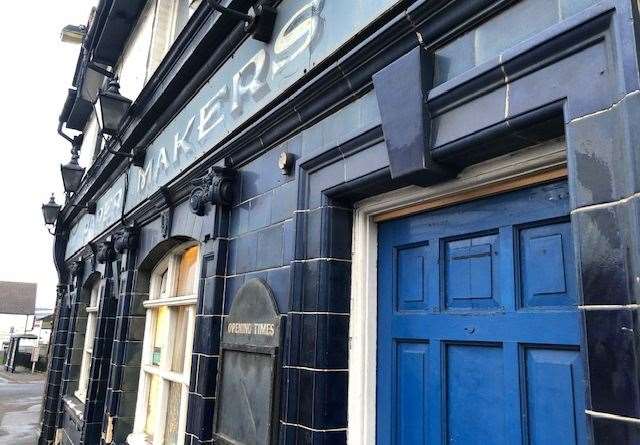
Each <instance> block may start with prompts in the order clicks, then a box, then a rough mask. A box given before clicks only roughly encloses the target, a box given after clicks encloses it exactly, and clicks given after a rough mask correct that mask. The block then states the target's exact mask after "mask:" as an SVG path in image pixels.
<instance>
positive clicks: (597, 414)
mask: <svg viewBox="0 0 640 445" xmlns="http://www.w3.org/2000/svg"><path fill="white" fill-rule="evenodd" d="M584 412H585V413H587V414H588V415H590V416H591V417H595V418H597V419H608V420H617V421H619V422H626V423H633V424H636V425H640V419H637V418H635V417H626V416H619V415H617V414H609V413H601V412H598V411H591V410H590V409H585V410H584Z"/></svg>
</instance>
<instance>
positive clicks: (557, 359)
mask: <svg viewBox="0 0 640 445" xmlns="http://www.w3.org/2000/svg"><path fill="white" fill-rule="evenodd" d="M568 213H569V205H568V193H567V188H566V184H565V183H557V184H550V185H544V186H539V187H535V188H532V189H528V190H520V191H517V192H512V193H509V194H505V195H501V196H496V197H491V198H487V199H483V200H479V201H475V202H470V203H466V204H462V205H459V206H456V207H450V208H446V209H441V210H436V211H433V212H429V213H425V214H422V215H417V216H412V217H410V218H406V219H402V220H397V221H390V222H386V223H384V224H381V225H380V227H379V231H378V233H379V239H378V246H379V247H378V369H377V375H378V386H377V392H378V403H377V440H378V443H380V444H426V443H430V444H444V443H447V444H464V445H468V444H483V445H485V444H513V443H531V444H544V443H578V444H582V443H585V442H586V436H587V433H586V427H585V425H586V423H585V417H584V371H583V368H582V356H581V354H580V350H579V345H580V338H581V328H580V326H581V323H580V317H579V313H578V311H577V295H576V287H575V273H574V264H573V247H572V239H571V226H570V223H569V218H568V216H567V215H568ZM550 417H553V419H551V418H550Z"/></svg>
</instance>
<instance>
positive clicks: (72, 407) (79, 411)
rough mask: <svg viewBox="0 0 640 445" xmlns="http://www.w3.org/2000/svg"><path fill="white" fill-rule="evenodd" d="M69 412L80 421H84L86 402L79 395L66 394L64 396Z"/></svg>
mask: <svg viewBox="0 0 640 445" xmlns="http://www.w3.org/2000/svg"><path fill="white" fill-rule="evenodd" d="M62 400H63V402H64V404H65V406H66V407H67V410H68V412H69V413H70V414H71V415H72V416H74V417H75V418H76V420H78V421H80V422H84V417H83V415H84V403H83V402H82V401H81V400H79V399H78V398H77V396H76V395H75V393H74V395H73V396H64V397H63V398H62Z"/></svg>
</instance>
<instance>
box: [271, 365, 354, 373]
mask: <svg viewBox="0 0 640 445" xmlns="http://www.w3.org/2000/svg"><path fill="white" fill-rule="evenodd" d="M282 367H283V368H284V369H298V370H300V371H313V372H349V370H348V369H320V368H309V367H307V366H293V365H282Z"/></svg>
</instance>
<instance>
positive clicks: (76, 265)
mask: <svg viewBox="0 0 640 445" xmlns="http://www.w3.org/2000/svg"><path fill="white" fill-rule="evenodd" d="M83 266H84V260H83V259H82V258H80V259H78V260H76V261H74V262H72V263H71V264H70V265H69V274H70V275H71V281H73V280H75V279H77V278H78V276H79V275H80V272H81V271H82V268H83Z"/></svg>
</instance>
